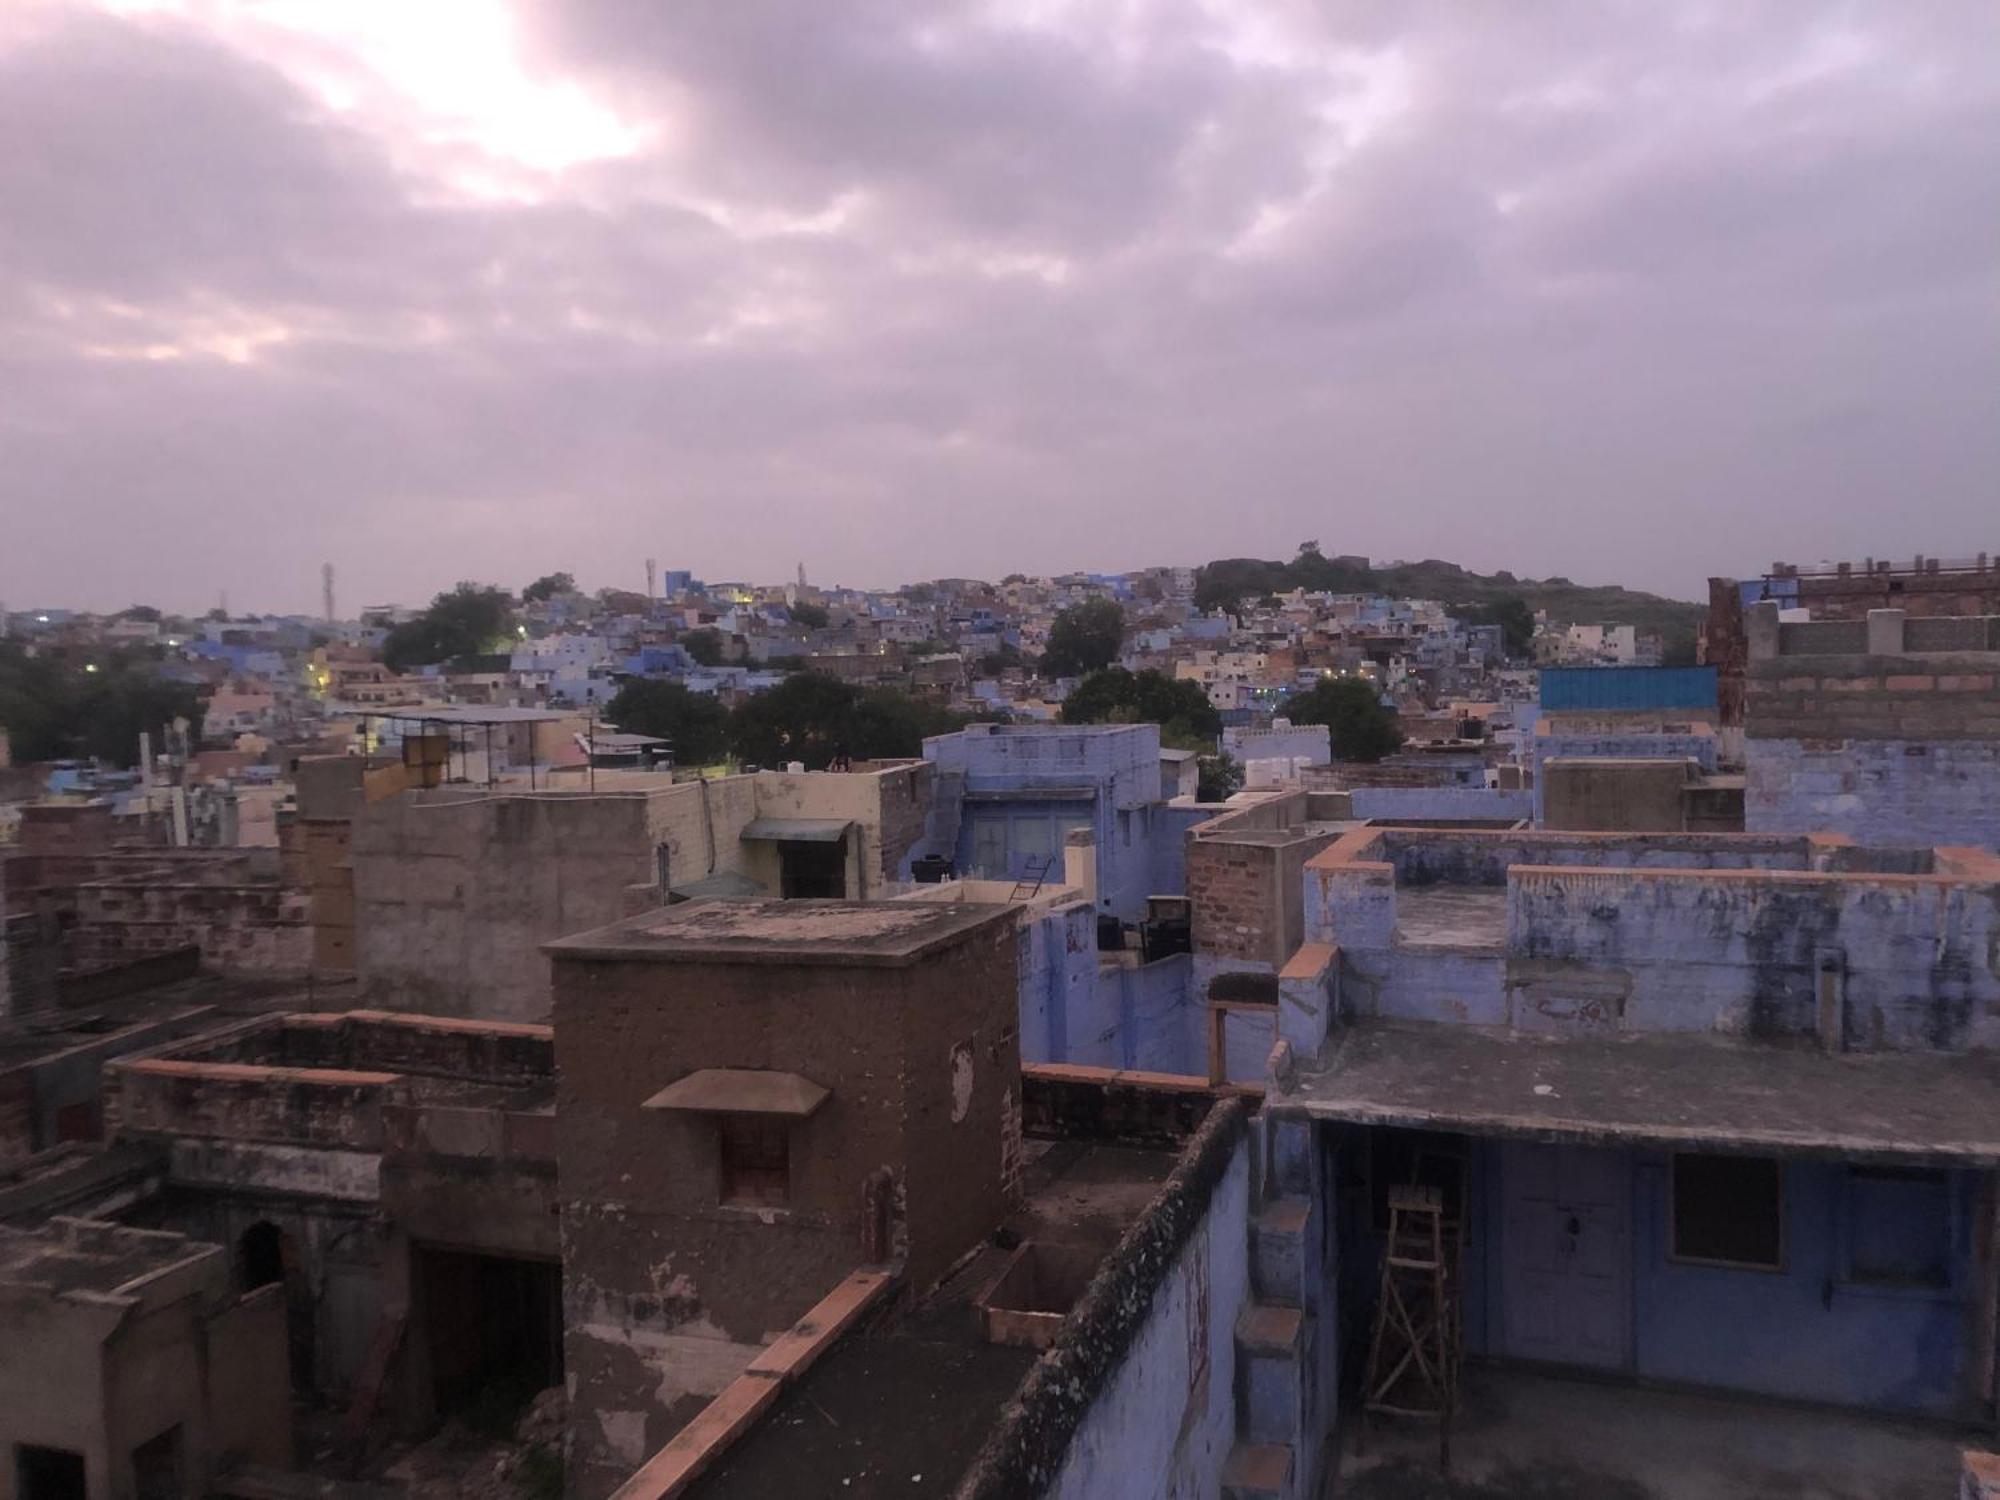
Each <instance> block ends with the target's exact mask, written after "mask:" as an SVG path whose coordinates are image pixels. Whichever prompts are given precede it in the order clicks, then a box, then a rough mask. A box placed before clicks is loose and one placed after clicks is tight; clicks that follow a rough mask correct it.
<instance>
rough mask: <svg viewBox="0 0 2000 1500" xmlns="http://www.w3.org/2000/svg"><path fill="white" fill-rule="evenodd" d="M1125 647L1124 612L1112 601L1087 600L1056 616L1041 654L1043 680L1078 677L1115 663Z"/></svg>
mask: <svg viewBox="0 0 2000 1500" xmlns="http://www.w3.org/2000/svg"><path fill="white" fill-rule="evenodd" d="M1124 644H1125V611H1124V610H1122V609H1120V608H1119V607H1118V605H1117V602H1116V601H1115V600H1111V599H1089V600H1086V601H1085V602H1084V603H1082V604H1077V605H1072V606H1071V607H1070V608H1068V609H1065V610H1063V611H1061V612H1060V613H1059V614H1057V615H1056V618H1055V623H1054V624H1053V625H1051V626H1050V627H1049V644H1048V649H1047V650H1046V651H1044V652H1043V653H1042V674H1043V675H1044V676H1046V677H1081V676H1083V675H1084V673H1086V672H1095V671H1097V670H1099V669H1100V668H1103V667H1108V666H1110V665H1111V664H1112V663H1113V662H1115V661H1117V660H1118V651H1119V648H1120V647H1122V646H1123V645H1124Z"/></svg>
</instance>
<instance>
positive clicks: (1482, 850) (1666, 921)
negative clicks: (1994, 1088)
mask: <svg viewBox="0 0 2000 1500" xmlns="http://www.w3.org/2000/svg"><path fill="white" fill-rule="evenodd" d="M1707 842H1708V843H1709V845H1710V851H1709V854H1708V855H1707V856H1706V859H1707V862H1708V864H1709V865H1710V866H1713V867H1704V864H1703V856H1702V854H1701V848H1702V845H1703V843H1704V841H1702V840H1697V839H1690V838H1678V837H1654V838H1646V839H1632V840H1620V839H1616V838H1590V837H1588V836H1583V837H1579V838H1576V839H1571V840H1561V839H1541V838H1530V839H1527V840H1521V839H1516V838H1510V837H1504V836H1503V837H1497V838H1478V837H1474V836H1470V835H1464V834H1456V835H1453V834H1438V835H1423V836H1420V835H1398V834H1396V833H1394V832H1388V833H1384V834H1381V835H1378V836H1374V837H1364V838H1362V839H1360V840H1358V841H1356V842H1354V843H1351V844H1350V843H1347V842H1343V846H1342V849H1341V850H1340V851H1337V854H1336V855H1335V856H1330V857H1328V858H1327V859H1325V860H1324V861H1322V862H1321V863H1320V864H1319V865H1317V866H1316V867H1315V868H1314V869H1313V870H1311V871H1310V874H1311V876H1312V880H1313V895H1312V898H1311V900H1310V901H1309V902H1308V908H1307V915H1308V926H1309V928H1310V932H1311V937H1312V939H1313V941H1314V942H1317V943H1324V944H1328V945H1335V946H1338V948H1339V949H1340V971H1339V973H1340V984H1341V992H1342V1004H1343V1006H1344V1007H1345V1008H1346V1009H1347V1010H1348V1011H1349V1012H1351V1013H1353V1014H1356V1015H1368V1016H1388V1017H1395V1018H1400V1019H1410V1020H1432V1021H1457V1022H1470V1023H1473V1024H1479V1025H1508V1026H1514V1027H1518V1028H1522V1029H1527V1030H1542V1031H1576V1030H1586V1031H1587V1030H1593V1029H1609V1030H1618V1029H1623V1030H1640V1031H1655V1030H1663V1031H1717V1032H1725V1033H1730V1034H1735V1035H1743V1036H1750V1037H1757V1038H1790V1037H1813V1036H1817V1035H1818V1034H1819V1033H1818V1014H1819V1012H1818V1005H1819V997H1820V993H1821V990H1822V988H1823V987H1827V986H1832V987H1833V988H1834V989H1835V990H1837V992H1838V993H1839V995H1840V996H1842V997H1843V998H1842V1002H1841V1003H1842V1005H1843V1006H1844V1018H1845V1019H1844V1024H1843V1027H1842V1032H1841V1035H1842V1040H1843V1044H1844V1045H1845V1046H1847V1047H1849V1048H1854V1049H1873V1048H1943V1049H1959V1048H1964V1047H1968V1046H1986V1045H1991V1044H1992V1043H1993V1042H1994V1041H1995V1040H2000V1021H1996V1019H1995V1013H1994V1012H1993V1007H1994V1006H1995V1005H1996V1004H2000V960H1996V958H1995V955H1996V954H2000V903H1996V900H1995V897H1994V889H1995V887H1994V886H1993V885H1992V884H1991V883H1990V879H1989V877H1986V876H1983V875H1981V874H1979V872H1978V871H1975V870H1972V869H1971V867H1970V866H1969V865H1968V866H1967V868H1966V869H1964V870H1961V869H1960V868H1959V864H1960V863H1962V862H1963V861H1956V862H1951V863H1950V866H1949V868H1945V867H1943V866H1941V868H1940V871H1939V873H1937V874H1926V873H1915V874H1872V873H1861V872H1857V873H1849V874H1842V875H1835V874H1831V873H1815V872H1813V871H1809V870H1805V869H1796V868H1795V869H1789V870H1788V869H1762V870H1757V869H1743V868H1740V867H1737V866H1740V865H1741V864H1743V863H1744V862H1746V860H1748V859H1750V858H1751V857H1752V855H1753V851H1756V850H1758V849H1760V848H1762V849H1767V850H1769V851H1770V853H1769V854H1768V855H1766V856H1765V857H1766V858H1769V859H1771V860H1772V861H1773V862H1791V863H1797V864H1804V863H1807V862H1810V861H1812V860H1814V859H1823V860H1827V861H1835V859H1836V856H1840V855H1843V854H1850V855H1851V854H1856V853H1858V851H1853V850H1846V849H1843V848H1841V847H1840V846H1829V847H1828V848H1826V849H1824V850H1822V851H1818V852H1817V853H1816V852H1815V851H1814V850H1813V849H1812V848H1810V847H1809V846H1808V845H1807V844H1806V842H1805V841H1803V840H1798V841H1794V842H1789V843H1788V842H1787V841H1784V840H1768V839H1759V838H1755V837H1749V836H1737V837H1734V838H1725V839H1719V840H1713V841H1707ZM1356 855H1359V856H1361V857H1358V858H1357V857H1354V856H1356ZM1371 855H1372V856H1375V857H1373V858H1369V857H1367V856H1371ZM1941 858H1942V857H1941ZM1964 858H1965V859H1977V858H1979V856H1965V857H1964ZM1534 860H1540V861H1542V863H1539V864H1536V863H1531V861H1534ZM1570 860H1575V861H1580V862H1579V863H1576V864H1570V863H1567V861H1570ZM1614 861H1615V863H1613V862H1614ZM1838 862H1839V863H1844V864H1848V865H1852V864H1854V863H1856V862H1857V861H1855V860H1851V859H1850V860H1841V861H1838ZM1725 864H1727V865H1730V866H1732V867H1731V868H1721V866H1723V865H1725ZM1439 881H1442V882H1444V883H1447V884H1451V885H1456V886H1460V887H1470V888H1475V889H1476V888H1477V887H1480V886H1489V887H1490V886H1493V885H1501V884H1504V887H1505V902H1506V905H1505V913H1506V925H1505V929H1504V935H1503V934H1502V933H1500V932H1497V931H1496V932H1495V933H1494V934H1493V935H1492V936H1491V937H1490V938H1486V937H1481V936H1480V935H1478V934H1477V933H1474V932H1470V931H1469V932H1468V935H1467V936H1466V937H1465V938H1463V939H1458V940H1451V941H1444V942H1424V943H1418V942H1412V941H1408V940H1407V939H1406V937H1405V935H1403V934H1401V933H1399V931H1398V918H1397V913H1398V907H1399V895H1413V894H1414V893H1413V892H1410V891H1407V890H1405V891H1399V888H1398V887H1399V884H1401V885H1404V886H1406V887H1410V886H1413V887H1421V886H1423V885H1425V884H1426V883H1434V882H1439Z"/></svg>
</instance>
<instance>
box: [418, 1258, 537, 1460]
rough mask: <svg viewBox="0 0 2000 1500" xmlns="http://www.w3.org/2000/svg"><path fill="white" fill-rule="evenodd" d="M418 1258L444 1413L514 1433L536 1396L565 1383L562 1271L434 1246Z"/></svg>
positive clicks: (436, 1395)
mask: <svg viewBox="0 0 2000 1500" xmlns="http://www.w3.org/2000/svg"><path fill="white" fill-rule="evenodd" d="M416 1258H417V1268H416V1269H417V1289H418V1294H419V1296H420V1297H421V1299H422V1309H423V1329H424V1337H425V1340H426V1342H427V1343H428V1346H429V1353H430V1364H431V1390H432V1397H433V1399H434V1400H435V1401H436V1403H437V1409H438V1411H439V1412H440V1413H450V1414H452V1415H456V1416H458V1417H459V1418H460V1419H461V1420H463V1421H464V1422H465V1423H466V1425H468V1426H470V1427H473V1428H475V1429H477V1430H481V1431H489V1430H490V1431H494V1432H504V1433H512V1431H513V1428H514V1422H515V1419H516V1418H517V1417H518V1416H519V1414H520V1411H521V1408H522V1407H524V1406H525V1405H526V1404H527V1403H528V1401H529V1400H530V1398H532V1397H533V1396H534V1395H535V1393H536V1392H537V1391H541V1390H544V1389H546V1388H547V1387H549V1386H552V1385H560V1384H561V1383H562V1377H563V1368H562V1267H561V1266H560V1265H559V1264H557V1263H556V1262H554V1261H539V1260H514V1259H510V1258H507V1257H504V1256H498V1255H468V1254H465V1253H463V1252H460V1251H455V1250H433V1249H430V1248H427V1247H424V1248H419V1249H418V1250H417V1252H416Z"/></svg>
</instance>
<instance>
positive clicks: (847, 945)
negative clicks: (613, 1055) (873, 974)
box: [542, 901, 1014, 968]
mask: <svg viewBox="0 0 2000 1500" xmlns="http://www.w3.org/2000/svg"><path fill="white" fill-rule="evenodd" d="M1013 920H1014V915H1013V912H1012V911H1011V909H1009V908H1005V907H995V906H971V905H965V906H953V905H945V904H941V903H934V902H910V901H882V902H869V901H690V902H687V903H685V904H683V905H680V906H662V907H656V908H654V909H653V910H651V911H647V912H642V913H640V914H639V915H638V916H636V917H627V918H625V919H624V920H623V921H619V922H613V923H612V924H611V925H610V926H608V927H599V928H597V929H596V930H595V931H592V932H582V933H577V934H576V935H574V936H572V937H566V938H559V939H557V940H556V941H555V942H552V943H546V944H544V945H543V949H542V951H543V952H545V953H547V954H549V955H550V956H551V957H553V958H555V959H557V960H561V959H565V958H594V959H612V960H627V961H637V962H649V961H650V962H667V963H674V962H678V963H786V964H800V963H804V964H871V965H878V966H882V967H890V968H898V967H901V966H903V965H905V964H909V963H914V962H915V961H916V960H917V959H918V958H919V957H921V956H922V955H923V954H924V953H926V952H928V951H930V950H931V949H933V948H938V947H942V946H945V945H947V944H949V943H952V942H954V941H956V940H957V939H959V938H961V937H963V936H964V935H966V934H967V933H970V932H973V931H975V930H976V929H978V928H980V927H982V926H984V925H986V924H988V923H992V922H1008V923H1011V922H1012V921H1013Z"/></svg>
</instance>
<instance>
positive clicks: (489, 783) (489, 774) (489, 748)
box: [486, 724, 493, 791]
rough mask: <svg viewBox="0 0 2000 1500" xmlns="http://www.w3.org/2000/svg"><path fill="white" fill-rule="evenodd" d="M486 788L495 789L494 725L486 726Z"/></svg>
mask: <svg viewBox="0 0 2000 1500" xmlns="http://www.w3.org/2000/svg"><path fill="white" fill-rule="evenodd" d="M486 788H487V790H488V791H491V790H492V789H493V726H492V725H491V724H488V725H487V726H486Z"/></svg>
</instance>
